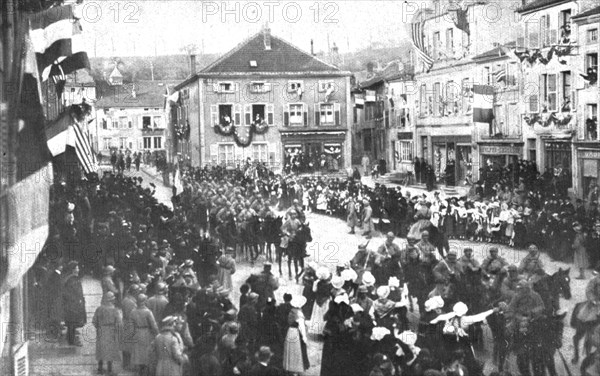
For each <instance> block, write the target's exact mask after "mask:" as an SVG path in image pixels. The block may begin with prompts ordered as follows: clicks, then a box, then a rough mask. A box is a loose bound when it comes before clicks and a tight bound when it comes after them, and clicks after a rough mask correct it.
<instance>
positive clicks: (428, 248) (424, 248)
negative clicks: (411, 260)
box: [415, 230, 438, 260]
mask: <svg viewBox="0 0 600 376" xmlns="http://www.w3.org/2000/svg"><path fill="white" fill-rule="evenodd" d="M415 247H416V248H417V249H418V250H419V251H420V253H421V259H422V260H425V259H429V258H430V257H431V256H433V257H434V258H435V259H438V258H437V250H436V248H435V246H434V245H433V244H431V243H430V242H429V231H427V230H425V231H423V232H422V233H421V240H420V241H419V242H418V243H417V244H415Z"/></svg>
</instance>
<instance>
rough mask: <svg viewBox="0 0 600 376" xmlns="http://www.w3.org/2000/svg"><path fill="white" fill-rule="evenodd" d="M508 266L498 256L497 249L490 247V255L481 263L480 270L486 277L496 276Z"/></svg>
mask: <svg viewBox="0 0 600 376" xmlns="http://www.w3.org/2000/svg"><path fill="white" fill-rule="evenodd" d="M507 266H508V262H507V261H506V260H505V259H504V258H503V257H500V256H498V247H491V248H490V254H489V256H487V257H486V258H485V259H484V260H483V262H482V263H481V269H483V271H484V272H485V273H487V274H488V275H497V274H498V273H500V271H501V270H502V268H505V267H507Z"/></svg>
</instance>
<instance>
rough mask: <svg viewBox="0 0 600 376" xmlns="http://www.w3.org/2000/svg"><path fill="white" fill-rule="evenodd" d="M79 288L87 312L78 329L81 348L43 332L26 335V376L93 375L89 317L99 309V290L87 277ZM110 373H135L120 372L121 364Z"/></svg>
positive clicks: (122, 375)
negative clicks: (27, 366) (27, 367)
mask: <svg viewBox="0 0 600 376" xmlns="http://www.w3.org/2000/svg"><path fill="white" fill-rule="evenodd" d="M82 285H83V294H84V295H85V309H86V313H87V324H86V325H85V326H84V327H83V328H81V329H80V339H81V343H82V344H83V346H82V347H77V346H69V345H68V344H67V343H66V339H65V338H64V336H63V337H61V338H60V339H58V340H57V339H56V338H50V337H48V336H47V335H46V334H45V333H43V332H36V333H35V334H32V335H30V336H29V375H30V376H49V375H50V376H89V375H95V374H96V370H97V367H98V363H97V362H96V329H95V328H94V326H93V325H92V318H93V317H94V312H95V311H96V308H98V306H100V301H101V299H102V288H101V287H100V282H99V281H98V280H96V279H93V278H92V277H87V276H86V277H84V278H83V279H82ZM104 367H106V365H105V366H104ZM105 369H106V368H105ZM113 371H115V372H118V374H119V376H134V375H135V372H132V371H124V370H122V369H121V363H117V364H115V365H114V369H113Z"/></svg>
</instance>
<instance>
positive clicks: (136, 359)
mask: <svg viewBox="0 0 600 376" xmlns="http://www.w3.org/2000/svg"><path fill="white" fill-rule="evenodd" d="M147 301H148V297H147V296H146V295H144V294H139V295H138V296H137V299H136V302H137V308H136V309H134V310H133V311H131V315H130V317H129V322H130V325H131V326H132V327H133V330H134V335H133V341H131V339H128V338H126V339H125V340H129V341H131V343H130V344H131V347H132V351H131V364H133V365H134V366H136V367H137V368H138V372H139V375H140V376H145V375H148V371H149V369H148V368H149V366H150V364H151V358H150V344H151V343H152V340H153V339H154V337H155V336H156V335H157V334H158V327H157V326H156V321H155V320H154V315H152V311H150V310H149V309H148V307H147V306H146V303H147Z"/></svg>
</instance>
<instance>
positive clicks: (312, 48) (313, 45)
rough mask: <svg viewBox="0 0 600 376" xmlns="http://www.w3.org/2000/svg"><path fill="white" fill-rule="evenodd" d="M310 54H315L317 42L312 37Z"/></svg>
mask: <svg viewBox="0 0 600 376" xmlns="http://www.w3.org/2000/svg"><path fill="white" fill-rule="evenodd" d="M310 54H311V55H312V56H315V42H314V41H313V40H312V39H311V40H310Z"/></svg>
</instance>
